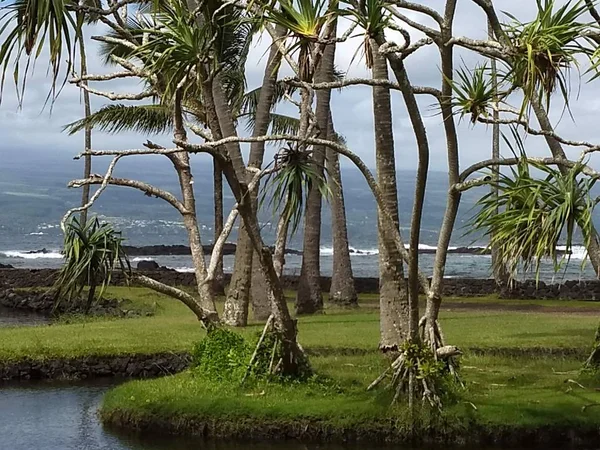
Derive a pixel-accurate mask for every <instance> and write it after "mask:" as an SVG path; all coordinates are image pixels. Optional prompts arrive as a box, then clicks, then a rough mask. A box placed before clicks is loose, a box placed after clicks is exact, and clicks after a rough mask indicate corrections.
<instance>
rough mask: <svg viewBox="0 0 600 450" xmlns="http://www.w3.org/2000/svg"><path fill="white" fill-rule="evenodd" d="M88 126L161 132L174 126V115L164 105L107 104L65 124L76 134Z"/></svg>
mask: <svg viewBox="0 0 600 450" xmlns="http://www.w3.org/2000/svg"><path fill="white" fill-rule="evenodd" d="M87 126H91V127H93V128H97V129H99V130H102V131H105V132H107V133H113V134H114V133H120V132H121V131H135V132H138V133H143V134H160V133H165V132H167V131H169V130H170V129H171V128H172V126H173V115H172V113H171V110H170V109H169V108H167V107H165V106H164V105H133V106H130V105H121V104H117V105H107V106H103V107H102V108H100V109H99V110H98V111H96V112H94V113H92V114H91V115H90V116H89V117H87V118H83V119H80V120H77V121H75V122H72V123H70V124H68V125H65V127H64V130H66V131H67V132H68V133H69V134H75V133H77V132H78V131H81V130H83V129H85V128H86V127H87Z"/></svg>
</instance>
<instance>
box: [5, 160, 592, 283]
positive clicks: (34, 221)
mask: <svg viewBox="0 0 600 450" xmlns="http://www.w3.org/2000/svg"><path fill="white" fill-rule="evenodd" d="M40 157H41V156H40V155H36V159H39V158H40ZM44 158H50V159H48V160H47V161H43V163H42V162H41V161H39V162H40V163H39V164H38V165H36V166H35V167H30V164H27V167H26V169H24V166H22V165H19V162H18V161H16V162H15V161H14V160H10V161H3V164H2V165H1V166H0V210H2V214H1V215H0V263H2V264H11V265H13V266H15V267H23V268H40V267H60V265H61V264H62V260H61V255H60V253H59V249H60V248H61V245H62V233H61V231H60V227H59V222H60V218H61V217H62V215H63V214H64V212H65V211H66V210H68V209H69V208H71V207H73V206H76V205H77V203H78V202H79V200H80V197H79V196H80V192H79V191H77V190H68V189H66V188H65V187H64V186H65V184H66V182H67V181H68V180H69V179H72V178H76V177H77V176H78V175H79V170H80V167H79V166H78V165H76V164H75V165H74V164H72V163H71V162H70V161H69V158H68V155H67V156H64V155H63V156H61V158H63V159H60V160H59V159H57V158H58V156H56V155H54V156H44ZM52 158H53V159H52ZM21 164H23V163H21ZM210 167H212V165H208V164H205V165H200V164H198V165H197V166H196V167H194V171H195V184H194V186H195V187H196V190H197V192H196V195H197V210H198V217H199V220H200V222H201V228H202V229H201V233H202V237H203V241H204V242H205V243H210V242H212V238H213V231H212V208H213V205H212V175H211V173H210V171H209V170H210ZM95 171H97V172H98V173H102V171H103V167H102V166H101V165H98V166H97V167H96V168H95ZM115 175H116V176H120V177H132V178H136V179H143V180H145V181H149V182H151V183H153V184H155V185H157V186H159V187H161V188H164V189H168V190H171V191H172V192H176V191H177V184H176V178H175V177H174V173H173V172H172V170H171V169H170V168H169V165H168V164H165V163H164V162H163V163H159V162H153V163H148V162H145V160H144V159H143V158H142V159H140V160H136V161H135V162H127V161H126V160H124V161H123V162H122V163H120V167H118V168H117V173H116V174H115ZM429 180H430V181H429V186H428V189H427V194H426V201H425V210H424V214H423V222H422V227H421V243H422V244H421V245H422V246H424V247H426V248H427V247H432V246H435V245H436V243H437V240H438V237H439V235H438V233H439V229H440V224H441V221H442V216H443V212H444V207H445V202H446V191H447V177H446V175H445V174H443V173H432V174H431V176H430V178H429ZM343 181H344V191H345V195H346V206H347V220H348V234H349V240H350V245H351V246H352V247H353V248H355V249H357V250H360V251H362V252H363V253H362V254H355V255H353V256H352V266H353V270H354V274H355V276H359V277H376V276H377V275H378V257H377V254H376V249H377V226H376V208H375V202H374V201H373V197H372V194H371V192H370V191H369V189H368V187H367V185H366V183H365V182H364V180H363V178H362V175H360V174H359V173H358V172H357V171H356V170H353V169H347V168H346V169H344V171H343ZM413 186H414V173H412V172H405V171H400V172H398V192H399V199H400V200H399V204H400V218H401V231H402V233H403V234H404V236H405V237H406V236H408V233H409V221H410V209H411V203H412V193H413ZM485 192H486V190H485V189H483V188H481V189H479V190H477V189H475V190H472V191H468V192H466V193H465V194H464V195H463V200H462V206H461V209H460V212H459V216H458V219H457V226H456V229H455V231H454V234H453V239H452V243H451V245H452V246H469V245H485V240H482V239H480V238H478V236H476V235H465V232H466V231H467V230H468V227H467V225H468V222H469V217H471V215H472V214H473V206H474V204H475V202H476V201H477V199H478V198H479V197H480V196H481V195H483V194H484V193H485ZM224 201H225V208H226V210H227V208H229V207H231V205H232V202H233V198H232V196H231V194H230V193H228V192H225V200H224ZM323 210H324V213H323V227H322V253H321V270H322V273H323V275H330V274H331V270H332V255H331V220H330V211H329V207H328V206H327V204H326V205H325V207H324V209H323ZM93 212H94V213H96V214H98V215H99V216H100V217H101V218H102V219H103V220H106V221H109V222H111V223H112V224H113V225H114V226H115V228H117V229H119V230H121V231H122V232H123V237H125V238H126V240H127V244H129V245H137V246H143V245H157V244H165V245H170V244H186V241H187V237H186V233H185V230H184V228H183V226H182V223H181V218H180V216H179V215H178V213H176V212H175V211H174V210H173V208H172V207H170V206H169V205H167V204H166V203H165V202H163V201H161V200H158V199H154V198H149V197H146V196H144V195H143V194H141V193H139V192H137V191H135V190H132V189H127V188H121V187H109V189H107V191H106V192H105V193H103V195H102V196H101V197H100V200H99V201H98V202H97V204H96V205H95V206H94V210H93ZM599 219H600V217H599ZM260 220H261V223H262V225H263V236H264V239H265V241H266V242H267V243H271V244H272V243H273V241H274V233H275V230H274V228H275V227H274V223H275V222H276V219H275V218H274V217H273V213H272V211H270V210H269V209H268V208H266V207H265V208H263V210H262V212H261V217H260ZM597 222H599V224H600V220H598V221H597ZM236 232H237V230H234V231H233V233H232V235H231V237H230V239H229V240H230V241H233V242H234V241H235V237H236ZM301 238H302V233H301V232H299V233H298V235H296V236H294V237H292V239H291V242H290V245H289V246H290V247H291V248H296V249H301V247H302V241H301ZM41 248H46V249H47V250H49V251H50V253H47V254H27V253H25V252H27V251H31V250H38V249H41ZM576 253H577V254H576V255H574V257H573V261H572V262H571V264H569V266H568V268H567V270H566V272H564V273H560V274H558V275H555V274H554V273H553V270H552V266H551V264H544V266H543V268H542V279H544V280H546V281H552V280H553V279H554V280H555V281H559V280H562V279H579V278H583V279H586V278H588V279H589V278H593V277H594V273H593V270H592V269H591V267H590V265H589V264H588V265H587V266H585V267H583V269H582V266H581V263H582V262H583V249H581V248H579V249H577V252H576ZM152 259H155V260H156V261H157V262H158V263H159V264H160V265H164V266H167V267H171V268H174V269H176V270H181V271H186V270H190V269H191V266H192V264H191V258H189V257H186V256H183V257H180V256H177V257H172V256H158V257H153V258H152ZM300 263H301V258H300V257H299V256H294V255H288V256H287V257H286V273H288V274H296V273H298V272H299V270H300ZM432 263H433V255H422V256H421V268H422V270H423V271H424V272H425V273H427V274H431V271H432ZM232 267H233V257H225V270H231V268H232ZM490 275H491V258H490V257H489V256H485V255H476V254H475V255H473V254H462V255H450V256H449V258H448V263H447V269H446V276H449V277H468V276H470V277H476V278H487V277H490Z"/></svg>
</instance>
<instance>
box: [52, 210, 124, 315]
mask: <svg viewBox="0 0 600 450" xmlns="http://www.w3.org/2000/svg"><path fill="white" fill-rule="evenodd" d="M122 242H123V238H122V237H121V233H120V232H117V231H115V230H114V229H113V228H112V227H111V226H110V225H109V224H106V223H104V224H101V223H100V221H99V220H98V219H97V218H94V219H91V220H90V221H88V222H87V223H86V224H84V225H82V224H80V223H79V221H78V220H77V219H76V218H75V219H73V220H72V221H71V222H69V223H68V224H67V230H66V233H65V240H64V257H65V263H64V265H63V267H62V269H61V270H60V272H59V274H58V278H57V280H56V283H55V285H54V288H55V292H56V296H55V298H56V301H55V307H56V306H58V304H59V302H60V301H63V300H67V301H74V300H75V299H77V298H78V297H79V296H80V295H81V293H82V292H83V289H84V288H85V287H86V286H89V287H90V289H91V292H92V293H94V291H95V289H96V287H97V286H100V291H99V292H98V294H97V297H98V298H101V297H102V295H103V293H104V290H105V288H106V287H107V286H108V285H109V284H110V281H111V277H112V272H113V271H114V270H120V271H122V272H124V273H126V274H129V273H130V272H131V265H130V263H129V260H128V259H127V255H126V254H125V252H124V251H123V247H122Z"/></svg>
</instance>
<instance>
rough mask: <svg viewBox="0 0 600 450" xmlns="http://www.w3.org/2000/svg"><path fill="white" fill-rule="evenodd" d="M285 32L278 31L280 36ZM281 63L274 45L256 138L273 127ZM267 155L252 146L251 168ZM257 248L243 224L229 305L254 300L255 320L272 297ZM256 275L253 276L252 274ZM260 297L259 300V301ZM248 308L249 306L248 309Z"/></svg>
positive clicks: (259, 145) (258, 146)
mask: <svg viewBox="0 0 600 450" xmlns="http://www.w3.org/2000/svg"><path fill="white" fill-rule="evenodd" d="M280 34H281V31H280V30H279V31H278V35H280ZM280 63H281V54H280V53H279V51H278V50H277V46H276V45H275V44H272V45H271V49H270V51H269V58H268V60H267V67H266V68H265V73H264V76H263V82H262V85H261V90H260V95H259V98H258V104H257V107H256V117H255V120H254V130H253V136H262V135H265V134H267V132H268V129H269V124H270V114H271V108H272V106H273V98H274V94H275V85H276V82H277V74H278V72H279V70H278V69H279V65H280ZM264 153H265V143H264V142H254V143H252V144H251V146H250V156H249V158H248V166H249V167H254V168H260V167H261V166H262V163H263V159H264ZM258 189H259V187H258V186H257V189H255V190H254V191H253V192H251V195H252V207H253V208H257V207H258V205H257V200H256V199H257V193H258ZM253 254H254V249H253V246H252V242H250V237H249V236H248V233H247V232H246V228H245V226H244V224H241V226H240V230H239V235H238V246H237V249H236V254H235V263H234V269H233V275H232V278H231V283H230V285H229V289H228V292H227V303H234V302H236V303H240V304H243V305H248V303H249V301H250V297H252V308H253V314H254V318H255V319H257V320H264V319H266V317H268V314H267V316H266V317H264V318H263V316H264V314H265V311H269V310H270V306H269V303H268V294H267V292H266V291H264V289H265V286H266V285H265V284H264V283H261V282H260V279H261V276H260V272H261V271H260V270H256V268H253V267H252V266H253V259H254V258H253ZM253 273H254V274H255V276H253V275H252V274H253ZM255 278H256V279H257V282H258V285H257V286H256V287H255V289H253V288H252V281H253V279H255ZM255 297H256V298H255ZM245 309H246V310H247V309H248V306H245Z"/></svg>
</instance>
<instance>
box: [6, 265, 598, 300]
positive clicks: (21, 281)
mask: <svg viewBox="0 0 600 450" xmlns="http://www.w3.org/2000/svg"><path fill="white" fill-rule="evenodd" d="M138 273H142V274H144V275H147V276H149V277H152V278H154V279H156V280H158V281H160V282H162V283H165V284H168V285H171V286H195V285H196V279H195V276H194V274H193V273H187V272H177V271H175V270H172V269H164V268H159V269H157V270H151V271H138ZM56 274H57V270H56V269H1V268H0V290H1V289H8V288H12V289H19V288H43V287H50V286H52V285H53V284H54V281H55V280H56ZM230 278H231V275H230V274H225V279H224V282H225V283H228V282H229V280H230ZM298 280H299V277H298V276H295V275H284V276H283V279H282V282H283V287H284V289H288V290H295V289H296V288H297V286H298ZM112 283H113V284H114V285H124V284H125V278H124V276H123V275H122V274H120V273H115V274H114V275H113V279H112ZM354 285H355V287H356V290H357V291H358V292H359V293H362V294H377V293H378V292H379V279H378V278H358V277H357V278H354ZM330 286H331V278H330V277H321V289H322V290H323V291H324V292H329V288H330ZM492 294H498V295H499V296H500V297H501V298H512V299H528V300H535V299H561V300H588V301H600V280H581V281H578V280H570V281H565V282H564V283H560V284H558V283H557V284H550V283H544V282H542V281H540V282H539V283H536V282H535V281H534V280H528V281H525V282H522V283H515V285H514V286H513V288H512V289H511V290H510V291H507V290H499V289H498V286H497V285H496V283H495V282H494V280H493V279H481V278H447V279H445V280H444V296H446V297H477V296H487V295H492Z"/></svg>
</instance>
